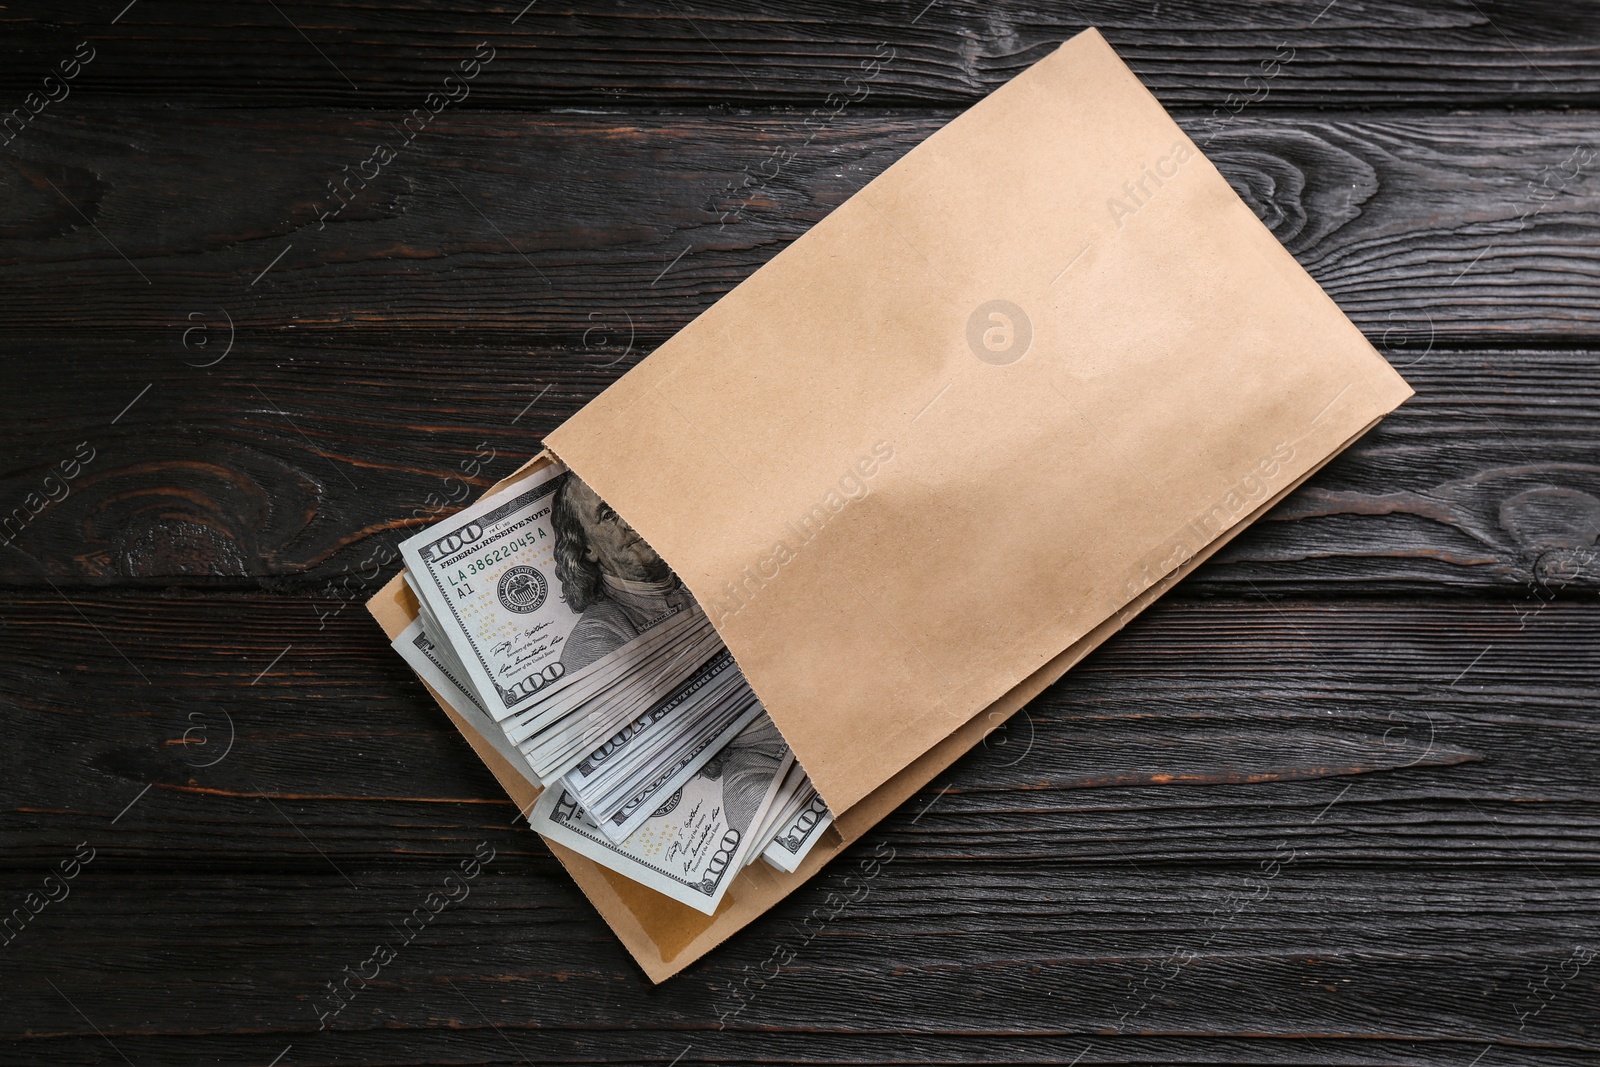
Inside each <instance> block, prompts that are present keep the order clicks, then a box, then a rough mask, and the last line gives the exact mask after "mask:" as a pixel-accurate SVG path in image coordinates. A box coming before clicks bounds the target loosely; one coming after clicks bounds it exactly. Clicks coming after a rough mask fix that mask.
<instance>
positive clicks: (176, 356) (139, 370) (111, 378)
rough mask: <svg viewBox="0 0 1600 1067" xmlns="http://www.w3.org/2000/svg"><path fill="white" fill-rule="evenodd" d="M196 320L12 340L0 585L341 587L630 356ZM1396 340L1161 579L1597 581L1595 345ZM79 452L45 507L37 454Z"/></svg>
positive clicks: (53, 457)
mask: <svg viewBox="0 0 1600 1067" xmlns="http://www.w3.org/2000/svg"><path fill="white" fill-rule="evenodd" d="M205 321H206V320H204V319H197V320H194V323H195V324H194V325H192V326H191V327H190V328H191V329H193V330H196V331H198V330H200V329H201V325H200V324H202V323H204V322H205ZM210 330H211V334H210V347H209V348H208V347H206V346H202V345H200V344H199V343H198V342H199V339H200V337H201V334H200V333H198V332H197V333H194V334H192V335H191V337H190V340H191V344H190V346H189V347H188V348H187V349H186V348H185V347H184V346H183V344H182V336H181V333H180V332H177V331H175V332H174V333H173V334H169V335H168V336H165V337H159V338H157V339H155V340H154V342H153V343H152V344H150V345H148V346H145V345H139V344H137V343H133V344H130V342H129V341H127V340H126V339H122V338H118V337H106V336H91V337H84V338H83V339H82V340H81V341H80V342H78V343H77V344H75V345H73V346H72V348H71V350H70V351H61V343H60V340H59V339H58V338H52V337H46V336H39V335H31V336H28V337H26V338H23V337H18V336H13V337H12V338H11V345H12V350H13V351H14V352H15V354H16V356H17V358H16V361H15V365H14V369H13V370H12V372H11V376H10V380H11V381H12V383H13V386H14V388H13V389H12V391H11V392H10V393H9V394H6V395H4V396H0V417H3V418H4V420H5V422H6V424H7V425H8V426H11V427H14V428H15V434H14V436H13V437H12V438H11V439H10V440H9V441H8V442H7V443H6V444H5V445H4V446H0V447H3V451H0V471H3V472H4V473H3V474H0V501H4V502H7V504H8V506H7V507H5V508H3V509H0V528H4V529H5V530H6V531H7V533H8V535H9V534H11V533H12V532H14V536H13V537H12V538H11V543H10V544H9V545H6V546H4V547H0V581H3V582H5V583H6V584H8V585H12V586H20V587H31V588H36V589H39V588H44V584H43V583H44V581H45V580H46V578H49V579H50V580H53V581H56V582H59V583H63V584H64V585H65V586H66V587H73V586H77V585H95V586H98V585H105V584H107V583H120V582H137V583H141V584H144V585H161V584H164V583H168V582H172V581H184V582H203V583H205V584H207V585H209V586H212V587H219V588H242V587H250V586H254V585H255V584H256V582H257V581H266V582H267V583H268V584H269V585H270V586H271V587H272V588H275V589H278V590H280V591H289V590H297V591H299V592H300V593H302V594H310V595H313V596H322V597H324V598H329V599H333V598H338V597H345V598H348V599H352V600H354V599H358V598H359V597H360V595H361V593H362V590H367V591H371V590H373V589H375V588H376V586H375V585H374V584H373V582H374V581H375V579H376V576H377V575H379V574H382V575H384V576H385V577H386V576H387V575H388V574H390V573H392V572H393V570H394V568H395V566H396V565H397V564H396V561H397V559H398V553H397V551H396V546H397V545H398V543H399V541H400V540H401V539H402V538H404V537H405V536H406V535H407V534H408V533H409V532H410V531H412V530H414V529H417V528H419V527H420V526H422V525H424V524H426V523H427V522H429V521H433V520H435V519H437V518H439V517H441V516H443V515H444V514H446V513H448V511H450V510H453V509H454V508H455V507H457V506H459V504H460V502H462V501H463V500H466V499H471V498H474V497H476V495H477V494H478V493H479V492H481V491H482V489H483V488H485V487H486V486H487V485H488V484H490V483H492V482H493V481H495V480H497V479H499V478H501V477H504V476H505V475H506V474H508V473H510V472H511V471H512V470H514V469H515V468H516V466H517V465H518V464H520V463H521V462H522V461H523V460H525V459H526V458H527V457H528V456H530V455H532V454H533V453H534V452H536V451H537V450H538V448H539V442H540V440H541V439H542V437H543V435H544V433H545V432H546V431H548V430H549V429H551V428H553V427H554V426H556V425H557V424H559V423H560V422H561V421H562V420H563V419H565V418H566V417H567V416H568V415H570V414H572V413H573V412H574V411H576V410H577V409H578V408H579V407H581V406H582V405H583V404H584V403H585V402H587V401H588V400H589V399H590V398H591V397H593V396H595V395H596V394H597V393H599V391H600V390H601V389H603V388H604V387H605V386H606V385H607V384H608V383H609V382H611V381H612V380H614V379H615V378H616V377H617V376H618V375H620V374H621V373H622V372H623V371H624V370H626V369H627V368H628V367H629V366H631V365H633V363H634V362H636V361H637V359H638V358H639V355H640V354H639V352H638V351H637V350H635V351H633V352H627V351H626V345H625V342H626V339H627V333H626V330H623V331H621V332H620V333H618V332H616V331H602V332H597V333H595V334H593V335H591V337H590V339H589V340H590V345H589V346H588V347H587V348H586V347H585V346H584V345H583V344H582V343H581V342H580V344H579V345H577V346H567V345H558V344H553V345H548V346H546V345H540V344H536V343H535V344H531V345H530V343H529V342H528V341H526V340H524V339H521V338H519V337H515V336H507V335H506V334H477V335H468V336H457V335H445V336H432V335H420V336H403V337H396V335H394V334H384V335H379V336H378V337H374V336H373V332H372V331H371V330H365V329H364V330H353V331H332V330H322V331H310V332H308V333H305V334H300V333H298V332H296V333H290V332H288V331H283V332H281V333H276V334H271V335H269V336H267V337H265V338H252V337H249V336H245V335H241V336H240V337H239V338H238V341H237V344H236V345H235V347H234V350H233V351H232V352H231V353H229V354H228V355H227V356H226V358H223V359H222V360H221V361H220V362H218V363H216V364H215V365H213V366H204V365H203V364H205V363H208V362H210V361H211V360H212V359H215V358H217V357H218V356H220V355H221V352H222V349H221V348H220V347H219V346H220V345H222V344H223V343H225V340H226V335H225V332H224V331H223V329H222V327H221V325H220V324H218V323H216V322H215V321H213V322H212V324H211V327H210ZM383 338H389V340H384V339H383ZM602 340H605V341H608V342H609V343H608V344H602V343H601V342H602ZM1416 340H1418V341H1419V344H1418V345H1417V346H1416V347H1415V349H1414V351H1412V352H1408V351H1406V350H1405V349H1404V348H1403V347H1401V346H1399V345H1398V344H1395V345H1391V358H1392V359H1393V360H1394V362H1395V363H1396V364H1397V365H1398V366H1400V367H1401V368H1402V373H1404V374H1405V375H1406V376H1407V377H1408V379H1409V380H1410V381H1411V382H1412V384H1413V386H1414V387H1415V388H1416V389H1417V392H1418V395H1417V396H1416V397H1415V398H1413V399H1412V400H1410V401H1408V402H1407V404H1406V405H1404V406H1403V407H1402V408H1401V409H1400V410H1399V411H1398V412H1396V413H1395V414H1394V415H1392V416H1390V418H1389V419H1387V420H1386V421H1385V422H1384V423H1383V424H1382V425H1380V426H1379V427H1378V429H1377V430H1375V431H1374V432H1372V433H1371V434H1369V435H1368V436H1367V437H1365V438H1364V439H1362V440H1361V441H1359V442H1358V443H1357V444H1356V445H1355V446H1354V447H1353V448H1351V449H1350V450H1349V452H1347V453H1346V454H1345V455H1344V456H1341V457H1340V458H1339V459H1337V460H1335V461H1334V462H1333V463H1332V464H1331V465H1330V466H1329V467H1328V468H1327V469H1325V470H1324V471H1322V472H1321V473H1319V474H1318V475H1317V476H1316V477H1315V478H1314V479H1313V480H1312V481H1311V482H1310V483H1309V484H1308V485H1307V486H1305V487H1303V488H1302V489H1301V490H1300V491H1299V492H1297V493H1295V494H1294V495H1293V496H1292V497H1291V498H1290V499H1289V500H1287V501H1286V502H1285V503H1283V504H1282V505H1281V506H1279V507H1278V508H1277V509H1276V510H1274V511H1273V512H1272V513H1271V514H1270V515H1269V516H1268V517H1267V518H1266V519H1265V520H1264V521H1262V522H1261V523H1259V524H1258V525H1257V526H1256V527H1255V528H1253V529H1251V530H1249V531H1247V532H1246V533H1245V534H1243V535H1242V536H1241V537H1240V538H1239V539H1238V541H1237V542H1236V543H1235V544H1233V545H1231V546H1229V547H1228V548H1227V549H1225V550H1224V551H1223V553H1222V554H1221V556H1220V557H1219V558H1218V559H1217V560H1216V561H1214V562H1213V563H1211V564H1210V565H1208V566H1206V567H1204V568H1202V569H1201V571H1200V572H1199V573H1198V574H1196V575H1195V576H1193V577H1192V578H1191V579H1190V580H1189V581H1188V582H1186V583H1185V584H1184V585H1183V586H1182V587H1181V590H1180V592H1179V593H1178V595H1180V596H1191V595H1230V596H1256V595H1261V594H1263V593H1266V592H1268V591H1271V592H1273V593H1274V594H1282V593H1293V594H1296V595H1307V594H1309V595H1318V594H1319V593H1320V592H1326V591H1332V590H1338V591H1339V592H1341V593H1345V594H1349V593H1354V592H1378V591H1385V590H1388V591H1404V590H1411V591H1424V592H1425V591H1428V590H1437V589H1442V588H1450V589H1455V590H1459V591H1470V590H1493V591H1496V592H1497V593H1498V594H1499V595H1504V596H1510V597H1514V598H1519V599H1525V600H1529V601H1531V602H1534V603H1537V602H1540V601H1542V600H1545V599H1551V598H1573V597H1592V596H1593V595H1594V593H1595V592H1596V590H1597V589H1600V550H1597V548H1596V541H1597V539H1600V464H1597V452H1600V449H1597V446H1600V370H1597V361H1596V358H1595V353H1594V351H1593V350H1589V349H1579V350H1576V351H1573V350H1561V349H1545V350H1526V349H1502V350H1467V351H1462V350H1449V349H1445V348H1442V347H1438V346H1437V345H1435V346H1433V347H1427V346H1426V345H1425V344H1424V343H1420V342H1425V338H1423V339H1416ZM147 386H148V391H145V390H146V387H147ZM135 400H137V403H135V404H134V406H133V407H132V408H130V409H128V410H127V411H126V413H125V414H121V417H120V418H118V416H119V413H121V412H122V411H123V409H124V408H125V407H126V406H127V405H128V404H130V403H132V402H134V401H135ZM114 419H115V420H116V421H115V422H113V420H114ZM80 446H84V447H83V448H80ZM85 449H87V450H88V451H85ZM91 453H92V455H93V459H92V461H90V462H88V463H87V464H84V465H83V466H82V470H81V474H80V476H79V477H78V478H76V479H75V480H72V481H70V482H68V483H66V488H65V491H66V494H67V495H66V496H65V497H64V498H61V499H59V500H57V501H55V502H49V498H48V495H47V490H46V485H47V479H51V478H52V474H51V472H52V471H56V470H57V468H58V467H59V464H61V463H62V462H64V461H70V460H71V459H72V457H74V456H75V455H80V454H84V455H87V454H91ZM51 484H54V485H56V486H58V487H59V486H61V485H62V480H61V479H60V478H59V476H57V477H55V478H54V481H53V483H51ZM60 491H61V490H60V489H59V488H58V489H57V495H58V496H59V495H60ZM1219 491H1220V490H1219ZM30 494H34V496H33V500H34V503H33V504H32V505H30V504H29V503H28V501H29V499H30ZM18 509H21V510H20V512H19V511H18ZM35 509H37V514H33V511H34V510H35ZM7 523H9V524H10V525H7Z"/></svg>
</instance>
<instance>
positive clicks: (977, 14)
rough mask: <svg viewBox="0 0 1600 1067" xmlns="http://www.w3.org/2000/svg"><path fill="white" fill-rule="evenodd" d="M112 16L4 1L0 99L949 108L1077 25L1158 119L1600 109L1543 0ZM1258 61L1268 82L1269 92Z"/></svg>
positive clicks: (502, 6) (162, 0)
mask: <svg viewBox="0 0 1600 1067" xmlns="http://www.w3.org/2000/svg"><path fill="white" fill-rule="evenodd" d="M121 9H122V5H121V4H115V3H113V4H105V3H89V2H84V0H72V2H64V3H63V2H56V3H50V2H45V0H34V2H28V3H21V4H11V5H8V6H7V9H6V11H5V13H4V19H3V21H0V25H3V26H4V27H5V32H4V39H5V52H6V53H8V58H9V59H10V60H11V62H10V63H8V64H6V67H5V69H4V71H3V73H0V92H3V93H4V94H5V95H6V96H7V97H14V98H15V103H14V104H12V105H10V106H18V105H21V104H22V102H23V97H24V94H26V93H28V92H30V91H36V90H38V89H39V88H40V86H41V80H42V78H43V77H44V76H45V75H46V74H48V73H49V72H50V71H52V70H55V69H57V64H58V62H59V61H60V60H61V59H64V58H66V57H68V56H70V55H72V52H73V49H74V47H75V46H76V45H77V44H78V42H79V41H82V40H89V41H91V42H92V43H93V47H94V48H95V49H96V55H95V58H94V60H93V62H92V63H91V64H90V66H89V67H87V68H86V69H85V70H84V71H83V73H81V74H80V75H79V76H78V78H77V79H75V83H74V84H75V86H76V88H75V92H76V93H77V94H79V95H81V96H82V97H83V98H86V99H97V100H102V101H103V100H107V99H127V98H143V99H155V100H160V101H162V102H167V101H173V100H188V101H195V102H199V103H202V104H204V105H206V106H218V105H227V106H234V107H261V106H267V105H284V104H290V105H295V104H306V103H310V104H328V103H342V104H353V105H356V106H361V107H386V108H391V109H396V108H398V109H406V108H411V107H417V106H422V103H423V99H424V98H425V97H426V95H427V94H428V93H429V92H433V91H436V90H438V89H439V88H440V87H441V85H442V84H443V80H444V78H445V77H446V76H447V75H449V74H451V73H453V72H457V71H458V70H459V66H458V64H459V62H460V61H461V60H462V59H463V58H466V57H469V56H471V55H472V54H473V52H474V49H475V46H476V45H477V44H478V42H480V41H487V42H489V44H490V46H491V47H493V48H494V49H495V58H494V60H493V62H492V63H491V64H490V65H489V66H488V67H486V68H484V69H483V73H481V74H480V75H479V76H478V77H477V78H476V79H475V80H474V81H473V83H472V92H471V95H470V96H468V97H467V98H466V99H465V100H464V101H463V102H462V106H466V107H477V106H493V107H541V106H552V105H567V106H571V105H576V104H585V103H587V104H595V103H602V104H614V103H618V102H623V103H630V102H631V103H643V104H647V105H652V106H653V105H655V104H657V103H661V102H667V103H671V104H674V105H682V104H699V103H708V102H709V103H725V104H742V105H749V104H752V103H754V104H768V105H770V104H793V105H797V106H806V105H811V106H820V105H824V103H825V101H826V98H827V96H828V94H830V93H838V94H841V95H843V96H845V97H846V98H853V99H860V98H861V97H860V94H861V92H862V91H863V90H865V91H868V92H870V94H871V95H870V97H869V99H871V100H873V101H874V103H888V104H893V105H899V106H906V105H916V106H955V105H965V104H969V103H971V102H972V101H974V100H976V99H978V98H979V97H981V96H982V95H984V94H985V93H987V92H989V91H991V90H993V89H994V88H996V87H997V86H999V85H1001V84H1003V83H1004V82H1006V81H1007V80H1008V79H1010V78H1011V77H1013V76H1015V75H1016V74H1017V73H1019V72H1020V71H1022V70H1023V69H1025V68H1026V67H1027V66H1028V65H1029V64H1031V63H1033V62H1036V61H1037V60H1039V59H1041V58H1043V57H1044V56H1045V55H1046V54H1048V52H1049V51H1050V50H1051V49H1052V48H1054V47H1055V46H1056V45H1058V44H1060V43H1061V41H1063V40H1064V39H1066V38H1068V37H1070V36H1072V35H1073V34H1076V33H1077V32H1078V31H1079V30H1081V29H1083V28H1084V27H1085V26H1088V25H1096V26H1099V27H1100V28H1101V30H1102V31H1103V32H1104V33H1105V35H1106V37H1107V38H1108V39H1109V40H1110V41H1111V42H1112V44H1113V45H1115V46H1116V47H1117V48H1118V49H1119V50H1120V51H1121V52H1122V54H1123V56H1124V57H1125V58H1126V59H1127V60H1128V62H1129V63H1130V64H1131V65H1132V66H1133V67H1134V68H1135V69H1137V70H1139V71H1140V73H1141V74H1142V75H1143V76H1144V77H1145V78H1146V80H1147V81H1148V82H1149V84H1150V85H1151V87H1152V88H1153V89H1154V90H1155V92H1156V94H1157V95H1158V96H1159V97H1160V98H1161V99H1162V100H1163V101H1164V102H1166V103H1167V104H1169V105H1172V104H1179V105H1195V106H1200V107H1206V108H1211V107H1221V106H1224V105H1225V101H1226V100H1227V98H1228V97H1229V95H1230V94H1240V95H1250V94H1254V93H1260V92H1261V91H1262V90H1263V87H1264V88H1265V90H1266V97H1265V99H1264V100H1263V101H1262V103H1264V104H1265V105H1266V106H1274V107H1275V106H1280V105H1281V106H1290V107H1306V106H1322V107H1326V106H1334V107H1340V108H1349V107H1392V106H1395V105H1396V104H1416V103H1423V104H1433V105H1443V106H1447V107H1453V106H1460V105H1464V104H1478V105H1501V104H1518V105H1523V106H1546V105H1549V104H1571V105H1585V104H1586V105H1591V106H1592V105H1593V104H1594V103H1595V102H1596V101H1597V100H1600V75H1597V72H1600V64H1597V63H1596V60H1597V59H1600V25H1597V24H1596V23H1595V22H1594V20H1592V19H1588V18H1583V17H1574V15H1573V13H1572V12H1571V11H1570V10H1569V8H1567V7H1565V6H1563V5H1561V4H1559V3H1553V2H1549V0H1542V2H1537V3H1522V4H1512V3H1508V2H1504V0H1476V2H1473V0H1449V2H1446V3H1434V4H1429V3H1422V2H1419V0H1405V2H1401V3H1394V4H1386V5H1384V6H1383V7H1382V8H1381V9H1377V8H1374V7H1371V6H1367V5H1359V4H1351V3H1348V2H1346V3H1342V4H1331V5H1330V4H1328V3H1327V2H1326V0H1307V2H1297V3H1293V4H1279V5H1266V6H1263V5H1256V4H1249V3H1242V2H1239V0H1207V2H1202V3H1196V4H1185V5H1179V6H1172V5H1162V6H1160V7H1152V6H1151V5H1149V4H1146V3H1142V2H1132V0H1084V2H1075V3H1071V4H1049V3H1043V2H1039V0H1009V2H1004V3H984V4H977V3H971V2H960V0H934V2H932V3H929V2H927V0H905V2H892V3H873V4H859V3H847V2H841V0H810V2H808V3H805V4H803V5H799V6H796V5H793V4H771V3H769V4H755V5H752V4H749V3H733V2H731V0H695V2H693V3H684V4H678V5H677V6H675V7H661V8H657V7H653V6H632V5H623V4H611V3H590V4H579V5H554V6H552V5H547V4H544V3H539V4H536V5H533V6H532V7H529V6H528V5H527V4H526V2H525V0H511V2H509V3H496V4H473V3H467V2H462V0H453V2H447V3H429V4H412V5H406V6H403V7H400V8H395V7H394V6H392V5H381V6H380V5H373V4H370V3H364V2H361V0H334V2H330V3H315V4H313V3H308V2H303V0H302V2H289V0H285V2H283V3H278V4H267V3H248V4H245V3H230V4H216V3H208V2H206V0H145V2H143V3H140V4H138V5H137V6H136V7H134V8H133V9H132V10H131V11H127V12H126V13H124V14H123V15H122V16H121V17H120V19H118V20H117V21H116V23H115V25H113V24H112V21H113V19H114V18H116V17H117V15H118V12H119V11H120V10H121ZM519 13H521V14H520V17H519ZM875 56H876V57H884V56H889V57H891V58H890V59H889V61H888V62H887V63H886V64H885V65H884V66H883V67H882V68H881V69H878V70H876V71H875V72H874V73H872V74H871V76H870V77H866V78H865V79H863V70H862V64H863V63H866V62H873V61H874V57H875ZM1285 57H1292V58H1291V59H1290V60H1289V62H1287V63H1286V64H1281V65H1280V63H1279V61H1281V60H1283V59H1284V58H1285ZM68 69H71V68H68ZM469 69H470V68H469ZM1263 70H1267V71H1272V72H1275V73H1274V75H1273V76H1272V77H1270V78H1269V79H1267V80H1266V82H1265V83H1263V82H1262V81H1261V80H1260V79H1261V75H1262V73H1263ZM1246 79H1252V80H1250V81H1247V80H1246ZM56 91H57V92H59V91H60V90H59V89H58V90H56ZM458 91H459V90H458ZM826 103H827V106H830V107H831V106H832V102H831V101H827V102H826ZM46 113H48V112H46Z"/></svg>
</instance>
